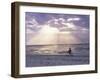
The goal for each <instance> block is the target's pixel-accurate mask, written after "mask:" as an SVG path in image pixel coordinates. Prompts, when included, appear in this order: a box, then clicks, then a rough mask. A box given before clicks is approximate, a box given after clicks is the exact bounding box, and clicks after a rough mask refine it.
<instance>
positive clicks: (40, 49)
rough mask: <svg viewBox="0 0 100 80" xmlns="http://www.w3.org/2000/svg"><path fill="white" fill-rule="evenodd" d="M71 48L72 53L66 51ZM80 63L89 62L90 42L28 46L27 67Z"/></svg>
mask: <svg viewBox="0 0 100 80" xmlns="http://www.w3.org/2000/svg"><path fill="white" fill-rule="evenodd" d="M69 48H71V49H72V54H71V55H69V54H68V53H67V52H66V51H67V50H68V49H69ZM59 52H61V53H59ZM80 64H81V65H82V64H89V44H67V45H65V44H62V45H32V46H26V67H37V66H38V67H40V66H58V65H80Z"/></svg>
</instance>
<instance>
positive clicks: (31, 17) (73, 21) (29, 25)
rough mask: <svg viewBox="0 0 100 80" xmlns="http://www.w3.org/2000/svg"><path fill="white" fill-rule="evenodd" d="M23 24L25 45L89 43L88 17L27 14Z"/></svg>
mask: <svg viewBox="0 0 100 80" xmlns="http://www.w3.org/2000/svg"><path fill="white" fill-rule="evenodd" d="M69 16H70V17H69ZM25 23H26V35H27V37H26V44H27V45H38V44H41V45H43V44H58V43H59V44H78V43H88V42H89V16H86V15H82V16H81V15H74V14H73V15H69V14H53V13H52V14H50V13H30V12H29V13H28V12H27V14H26V20H25ZM58 39H59V42H58Z"/></svg>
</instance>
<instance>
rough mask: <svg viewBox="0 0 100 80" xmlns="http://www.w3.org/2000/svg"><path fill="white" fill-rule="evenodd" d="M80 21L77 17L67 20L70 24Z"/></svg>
mask: <svg viewBox="0 0 100 80" xmlns="http://www.w3.org/2000/svg"><path fill="white" fill-rule="evenodd" d="M79 20H80V18H77V17H76V18H68V19H67V21H68V22H70V21H79Z"/></svg>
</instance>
